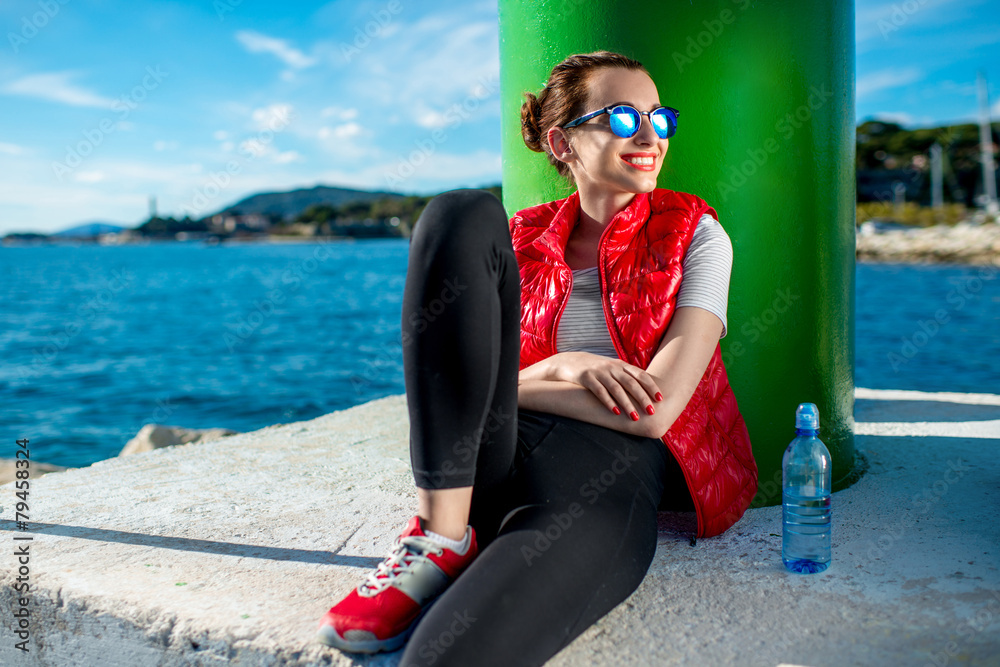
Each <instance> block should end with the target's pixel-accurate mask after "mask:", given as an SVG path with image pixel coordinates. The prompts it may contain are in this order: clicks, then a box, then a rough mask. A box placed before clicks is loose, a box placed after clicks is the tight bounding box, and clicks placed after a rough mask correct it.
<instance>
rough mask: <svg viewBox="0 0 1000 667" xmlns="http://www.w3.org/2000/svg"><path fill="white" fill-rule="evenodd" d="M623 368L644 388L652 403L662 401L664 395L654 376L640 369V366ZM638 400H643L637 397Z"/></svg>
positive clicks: (626, 365) (630, 365) (628, 365)
mask: <svg viewBox="0 0 1000 667" xmlns="http://www.w3.org/2000/svg"><path fill="white" fill-rule="evenodd" d="M622 368H623V369H624V370H625V372H626V373H628V374H629V375H631V376H632V377H633V378H634V379H635V381H636V382H638V383H639V385H640V386H642V389H643V391H644V392H645V394H646V395H647V396H649V398H650V400H652V401H657V402H659V401H662V400H663V394H662V393H661V392H660V387H659V386H658V385H657V384H656V380H654V379H653V376H652V375H650V374H649V373H647V372H646V371H644V370H643V369H641V368H639V367H638V366H633V365H632V364H622ZM637 398H640V400H641V399H642V397H639V396H637Z"/></svg>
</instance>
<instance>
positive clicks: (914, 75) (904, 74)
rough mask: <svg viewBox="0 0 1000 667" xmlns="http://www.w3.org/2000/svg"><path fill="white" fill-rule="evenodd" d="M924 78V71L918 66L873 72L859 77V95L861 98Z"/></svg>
mask: <svg viewBox="0 0 1000 667" xmlns="http://www.w3.org/2000/svg"><path fill="white" fill-rule="evenodd" d="M923 78H924V73H923V71H922V70H920V69H919V68H916V67H907V68H905V69H896V68H890V69H884V70H880V71H878V72H872V73H871V74H866V75H864V76H862V77H858V80H857V95H858V97H859V98H861V97H864V96H866V95H871V94H873V93H877V92H879V91H882V90H889V89H892V88H899V87H900V86H906V85H908V84H911V83H913V82H915V81H921V80H923Z"/></svg>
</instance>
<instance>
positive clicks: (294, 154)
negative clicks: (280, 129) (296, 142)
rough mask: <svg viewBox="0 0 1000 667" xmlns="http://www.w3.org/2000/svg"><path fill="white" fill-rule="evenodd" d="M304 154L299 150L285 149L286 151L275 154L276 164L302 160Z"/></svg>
mask: <svg viewBox="0 0 1000 667" xmlns="http://www.w3.org/2000/svg"><path fill="white" fill-rule="evenodd" d="M302 159H303V158H302V156H301V155H300V154H299V153H298V151H285V152H284V153H278V154H277V155H275V156H274V158H273V160H274V163H275V164H288V163H289V162H301V161H302Z"/></svg>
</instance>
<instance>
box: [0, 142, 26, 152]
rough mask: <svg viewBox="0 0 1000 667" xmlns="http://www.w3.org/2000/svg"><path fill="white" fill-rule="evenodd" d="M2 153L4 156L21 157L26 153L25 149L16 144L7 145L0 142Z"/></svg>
mask: <svg viewBox="0 0 1000 667" xmlns="http://www.w3.org/2000/svg"><path fill="white" fill-rule="evenodd" d="M0 153H3V154H4V155H21V154H22V153H24V149H23V148H21V147H20V146H16V145H14V144H5V143H3V142H0Z"/></svg>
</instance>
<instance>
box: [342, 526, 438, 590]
mask: <svg viewBox="0 0 1000 667" xmlns="http://www.w3.org/2000/svg"><path fill="white" fill-rule="evenodd" d="M430 553H433V554H435V555H437V556H440V555H442V554H444V549H443V548H442V547H441V546H439V545H437V544H435V543H434V542H432V541H431V540H430V539H428V538H426V537H422V536H420V535H410V536H408V537H397V538H396V542H395V544H394V545H393V547H392V550H391V551H390V552H389V555H388V556H386V558H385V560H383V561H382V562H381V563H379V564H378V568H377V569H376V570H375V571H374V572H371V573H369V575H368V578H367V579H365V581H364V583H362V584H361V585H360V586H358V590H359V592H360V593H361V594H363V595H365V596H371V595H377V594H378V593H381V592H382V591H383V590H385V589H386V588H388V587H389V586H391V585H392V583H393V582H394V581H395V580H396V578H397V577H399V576H400V575H401V574H403V573H405V572H406V571H408V570H410V569H411V568H412V567H413V566H414V565H416V564H417V563H419V562H422V561H426V560H430V559H429V558H428V557H427V555H428V554H430Z"/></svg>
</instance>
